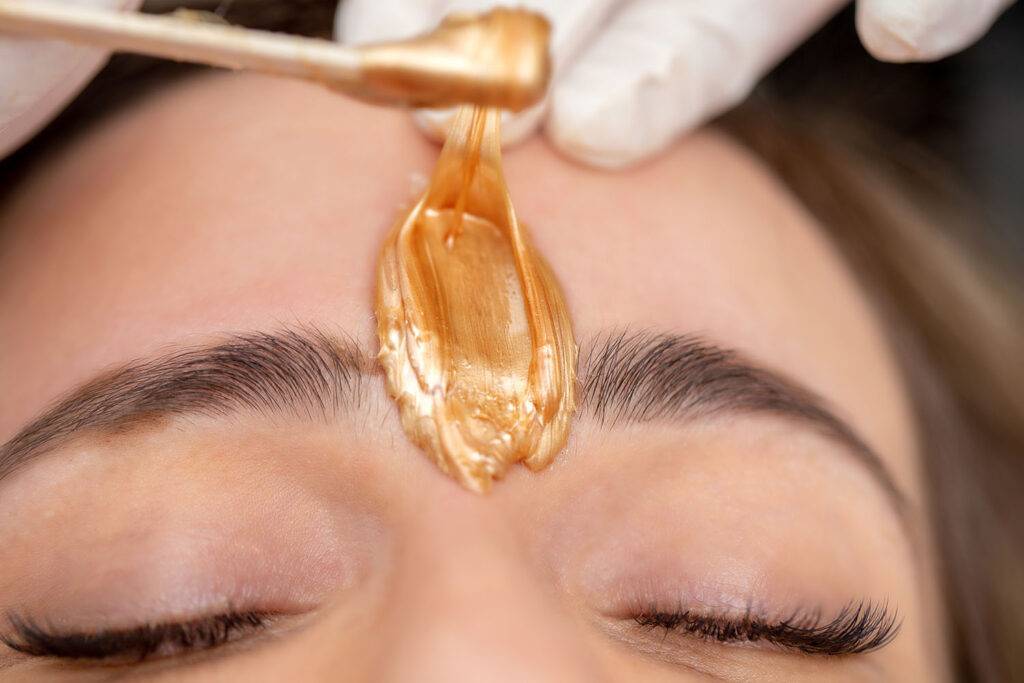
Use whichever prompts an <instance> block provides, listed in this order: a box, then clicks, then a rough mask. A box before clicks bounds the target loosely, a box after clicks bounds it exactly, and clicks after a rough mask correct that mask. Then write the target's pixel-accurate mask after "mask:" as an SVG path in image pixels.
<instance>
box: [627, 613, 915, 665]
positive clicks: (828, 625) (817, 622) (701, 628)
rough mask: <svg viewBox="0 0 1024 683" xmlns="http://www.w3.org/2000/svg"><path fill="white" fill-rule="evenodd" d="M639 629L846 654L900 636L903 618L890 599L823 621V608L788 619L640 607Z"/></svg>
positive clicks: (812, 652) (873, 647)
mask: <svg viewBox="0 0 1024 683" xmlns="http://www.w3.org/2000/svg"><path fill="white" fill-rule="evenodd" d="M630 618H631V619H632V621H633V622H634V623H635V624H636V625H637V626H638V627H640V628H643V629H652V630H659V631H662V632H664V633H666V634H668V633H678V634H680V635H682V636H691V637H696V638H699V639H704V640H711V641H716V642H719V643H723V644H728V643H743V642H749V643H764V644H766V645H772V646H776V647H779V648H782V649H784V650H789V651H793V652H800V653H803V654H808V655H825V656H844V655H858V654H866V653H868V652H872V651H875V650H878V649H880V648H882V647H885V646H886V645H888V644H889V643H890V642H892V640H893V639H894V638H895V637H896V636H897V635H898V633H899V630H900V626H901V622H900V621H899V618H898V614H897V612H896V610H891V609H890V608H889V606H888V604H887V603H881V604H874V603H871V602H868V601H860V602H851V603H848V604H847V605H846V606H844V607H843V608H842V609H841V610H840V611H839V613H838V614H837V615H836V616H835V617H833V618H831V619H824V618H823V617H822V616H821V612H820V611H815V612H796V613H794V614H792V615H790V616H789V617H786V618H774V619H772V618H766V617H763V616H758V615H754V614H751V613H749V612H748V613H745V614H739V615H736V614H732V615H729V614H721V613H718V614H716V613H714V612H708V611H704V610H687V609H679V610H675V611H665V610H662V609H660V608H657V607H644V608H639V609H637V610H635V611H634V613H633V614H631V615H630Z"/></svg>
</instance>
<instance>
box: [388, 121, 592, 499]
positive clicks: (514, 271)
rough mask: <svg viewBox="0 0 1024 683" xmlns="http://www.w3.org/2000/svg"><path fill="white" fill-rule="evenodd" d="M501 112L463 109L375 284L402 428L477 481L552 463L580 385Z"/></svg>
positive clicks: (462, 476)
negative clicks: (530, 236)
mask: <svg viewBox="0 0 1024 683" xmlns="http://www.w3.org/2000/svg"><path fill="white" fill-rule="evenodd" d="M499 122H500V119H499V113H498V111H497V110H495V109H481V108H471V107H465V108H463V109H462V110H461V111H460V112H459V113H458V115H457V116H456V119H455V122H454V123H453V125H452V130H451V132H450V133H449V137H448V142H447V143H446V144H445V146H444V149H443V150H442V151H441V156H440V159H439V160H438V163H437V167H436V168H435V170H434V175H433V177H432V179H431V181H430V184H429V185H428V187H427V189H426V191H425V192H424V193H423V195H422V197H421V198H420V199H419V201H418V202H417V203H416V205H415V206H414V207H413V208H412V210H411V211H409V212H408V213H407V214H406V215H403V216H402V217H401V218H400V219H399V220H398V221H397V222H396V224H395V226H394V227H393V228H392V230H391V232H390V234H389V235H388V238H387V240H386V242H385V244H384V248H383V250H382V252H381V259H380V264H379V271H378V281H377V300H376V314H377V332H378V336H379V339H380V353H379V358H380V362H381V364H382V365H383V367H384V370H385V374H386V377H387V388H388V393H389V394H390V395H391V397H392V398H393V399H394V400H395V401H396V402H397V403H398V408H399V411H400V413H401V418H402V427H403V429H404V430H405V432H406V434H407V435H408V437H409V438H410V440H412V441H413V442H414V443H415V444H416V445H418V446H420V447H421V448H423V449H424V450H425V451H426V452H427V453H428V454H429V455H430V457H431V458H433V460H434V461H435V462H436V463H437V465H438V466H440V467H441V469H442V470H444V471H445V472H446V473H448V474H449V475H451V476H453V477H454V478H456V479H457V480H458V481H459V482H460V483H462V484H463V485H464V486H466V487H467V488H470V489H472V490H474V491H478V492H485V491H487V490H488V489H489V488H490V486H491V483H492V481H493V480H494V479H497V478H500V477H501V476H502V475H503V474H504V473H505V471H506V470H507V469H508V466H509V465H511V464H513V463H516V462H520V461H522V462H524V463H525V464H526V465H527V466H529V467H530V468H531V469H535V470H536V469H540V468H542V467H544V466H546V465H547V464H549V463H550V462H551V461H552V460H553V459H554V457H555V455H556V454H557V453H558V451H559V450H560V449H561V448H562V447H563V446H564V445H565V441H566V439H567V438H568V434H569V425H570V421H571V418H572V413H573V410H574V409H575V396H576V387H575V381H576V344H575V341H574V339H573V334H572V325H571V321H570V319H569V313H568V310H567V309H566V305H565V300H564V298H563V296H562V292H561V290H560V289H559V287H558V283H557V282H556V281H555V279H554V277H553V275H552V273H551V271H550V270H549V269H548V267H547V264H546V263H544V261H543V260H542V259H541V257H540V256H539V254H537V252H536V251H535V250H534V249H533V247H532V246H531V245H530V244H529V241H528V240H527V238H526V234H525V231H524V229H523V226H522V225H520V223H519V222H518V220H517V219H516V215H515V212H514V211H513V208H512V202H511V199H510V198H509V195H508V189H507V188H506V186H505V179H504V176H503V175H502V171H501V149H500V131H499V129H498V126H499Z"/></svg>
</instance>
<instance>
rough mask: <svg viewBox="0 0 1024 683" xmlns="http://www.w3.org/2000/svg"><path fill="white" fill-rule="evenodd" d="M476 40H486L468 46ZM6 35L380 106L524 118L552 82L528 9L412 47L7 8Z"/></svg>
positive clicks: (2, 12) (4, 4)
mask: <svg viewBox="0 0 1024 683" xmlns="http://www.w3.org/2000/svg"><path fill="white" fill-rule="evenodd" d="M510 17H511V19H510ZM510 27H511V29H514V30H510ZM523 27H526V30H524V29H523ZM535 27H540V28H535ZM467 32H474V33H475V34H476V35H474V38H477V40H476V41H473V40H462V39H459V38H462V37H463V36H464V35H465V34H466V33H467ZM2 33H7V34H12V35H18V36H26V37H33V38H49V39H58V40H64V41H68V42H73V43H83V44H87V45H94V46H97V47H103V48H106V49H107V50H110V51H117V52H135V53H139V54H145V55H150V56H153V57H162V58H165V59H173V60H177V61H184V62H196V63H200V64H209V65H213V66H219V67H226V68H229V69H252V70H255V71H260V72H263V73H268V74H274V75H280V76H288V77H293V78H301V79H306V80H311V81H316V82H319V83H322V84H324V85H327V86H329V87H331V88H334V89H336V90H339V91H342V92H345V93H347V94H349V95H352V96H354V97H358V98H360V99H364V100H369V101H373V102H376V103H380V104H399V105H415V106H447V105H451V104H456V103H460V102H472V103H475V104H481V105H488V106H502V107H508V108H510V109H515V110H518V109H521V108H523V107H525V106H529V105H530V104H533V103H534V102H536V101H538V100H539V99H540V98H541V97H542V96H543V92H544V89H545V88H546V85H547V79H548V63H547V37H548V29H547V22H546V21H544V19H543V18H542V17H539V16H538V15H535V14H532V13H529V12H525V11H509V10H495V11H492V12H490V13H488V14H484V15H480V16H479V17H477V18H475V19H473V20H471V21H467V20H466V19H465V18H464V17H463V18H461V19H460V20H459V21H458V22H457V23H453V24H449V23H448V22H446V23H443V24H442V25H441V27H439V28H438V29H437V30H436V31H435V32H434V33H431V34H426V35H424V36H418V37H416V38H413V39H410V40H408V41H399V42H395V43H385V44H378V45H371V46H366V47H359V48H353V47H346V46H343V45H339V44H337V43H333V42H331V41H327V40H320V39H315V38H305V37H300V36H292V35H286V34H281V33H271V32H268V31H255V30H251V29H245V28H240V27H236V26H227V25H222V24H217V23H213V22H210V23H205V22H203V21H198V20H187V19H181V18H177V17H174V16H160V15H147V14H135V13H132V12H118V11H114V10H103V9H96V8H87V7H82V6H78V5H72V4H63V3H58V2H53V1H52V0H0V34H2ZM524 36H525V38H524ZM481 39H482V40H481ZM524 40H525V41H526V43H528V44H523V42H524ZM505 43H510V44H512V45H511V47H512V48H514V49H513V50H511V51H510V54H513V55H514V57H515V60H511V59H508V58H505V59H504V62H498V61H495V60H491V62H487V61H486V60H483V59H481V58H480V55H478V54H467V53H466V49H467V48H466V46H470V45H476V46H479V45H488V44H499V45H504V44H505ZM529 43H536V45H534V44H529ZM503 49H507V48H503ZM490 52H491V53H494V52H495V51H494V50H490Z"/></svg>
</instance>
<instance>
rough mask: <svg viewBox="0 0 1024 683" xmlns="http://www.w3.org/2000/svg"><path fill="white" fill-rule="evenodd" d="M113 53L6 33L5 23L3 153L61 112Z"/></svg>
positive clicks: (87, 1) (133, 0)
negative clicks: (10, 35) (6, 34)
mask: <svg viewBox="0 0 1024 683" xmlns="http://www.w3.org/2000/svg"><path fill="white" fill-rule="evenodd" d="M64 1H65V2H67V3H69V4H77V5H87V6H92V7H106V8H123V9H133V10H134V9H138V7H139V5H141V4H142V0H64ZM108 57H109V54H108V53H107V52H105V51H104V50H100V49H96V48H90V47H80V46H76V45H70V44H68V43H61V42H58V41H48V40H47V41H43V40H28V39H24V38H16V37H5V36H3V26H2V25H0V158H3V157H5V156H7V155H8V154H10V153H11V152H13V151H14V150H15V149H17V148H18V147H20V146H21V144H22V143H24V142H25V141H27V140H28V139H29V138H30V137H32V136H33V135H35V134H36V133H37V132H38V131H39V130H40V129H42V128H43V127H44V126H45V125H46V124H47V123H49V122H50V120H51V119H53V117H55V116H56V115H57V114H59V113H60V111H61V110H62V109H64V107H65V106H67V104H68V103H69V102H70V101H71V100H72V99H73V98H74V97H75V96H76V95H77V94H78V93H79V92H81V90H82V88H84V87H85V86H86V84H87V83H88V82H89V81H90V80H92V78H93V76H95V75H96V72H97V71H99V70H100V68H101V67H102V66H103V64H104V63H106V61H107V58H108Z"/></svg>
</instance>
